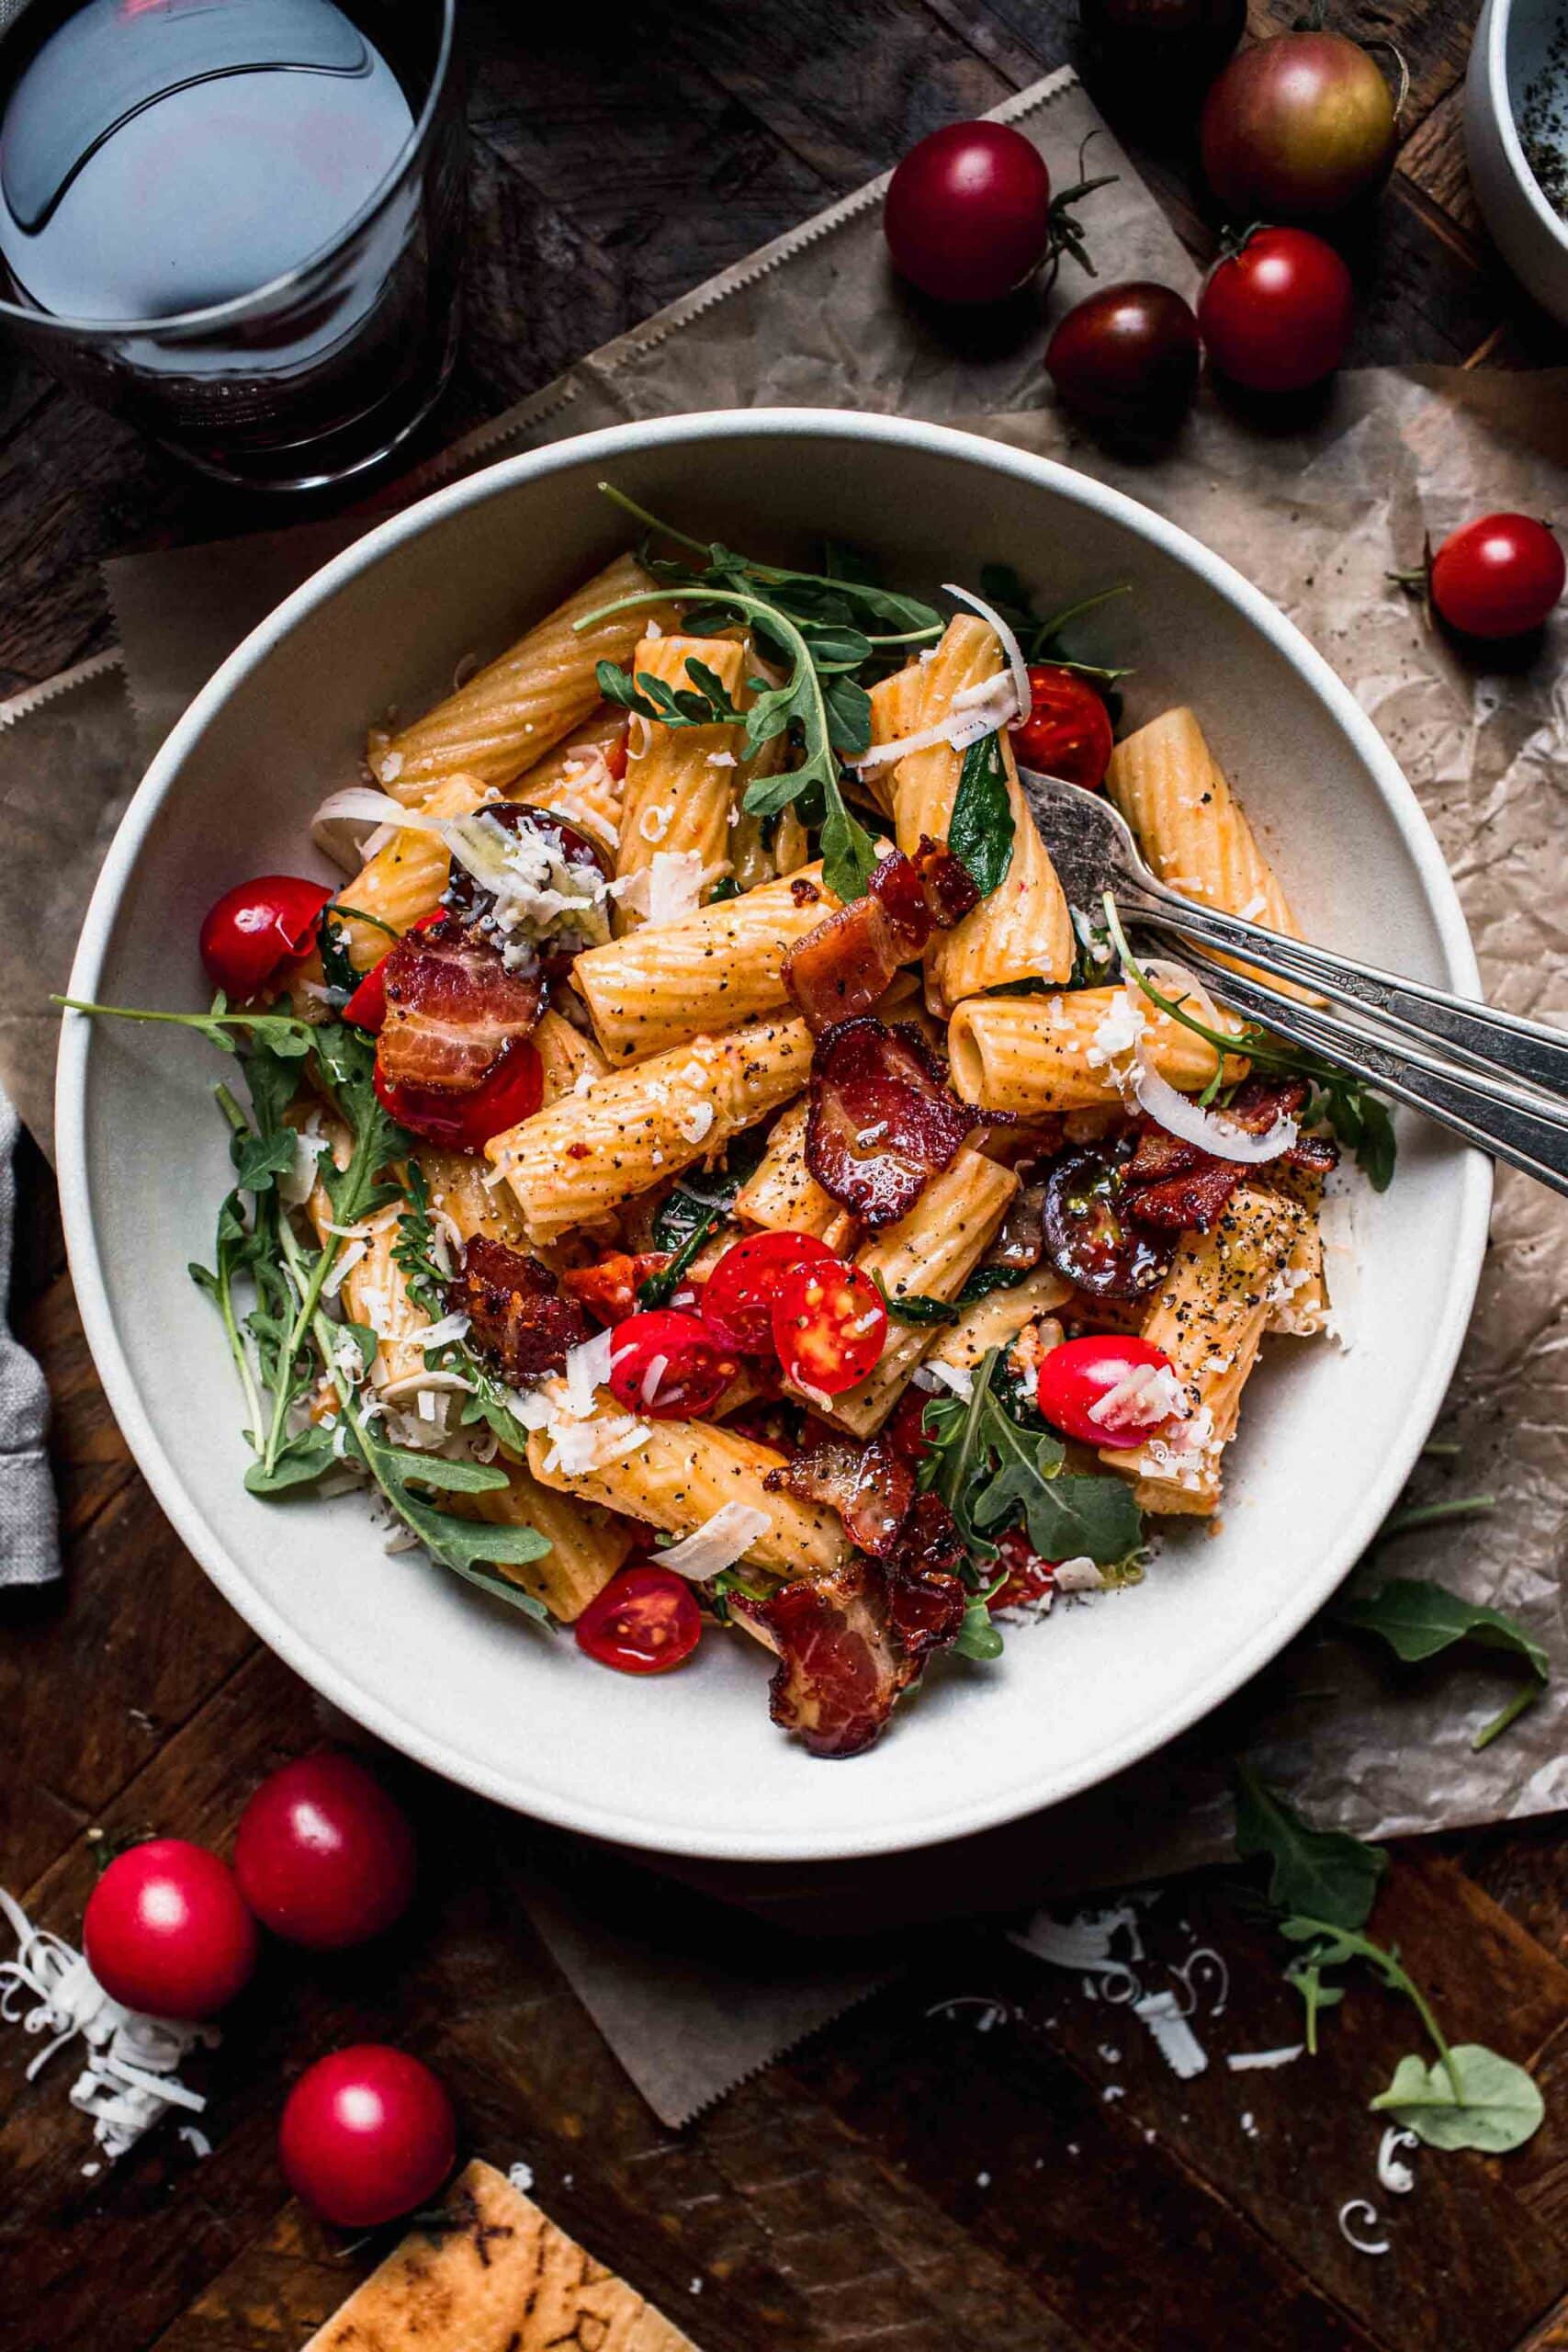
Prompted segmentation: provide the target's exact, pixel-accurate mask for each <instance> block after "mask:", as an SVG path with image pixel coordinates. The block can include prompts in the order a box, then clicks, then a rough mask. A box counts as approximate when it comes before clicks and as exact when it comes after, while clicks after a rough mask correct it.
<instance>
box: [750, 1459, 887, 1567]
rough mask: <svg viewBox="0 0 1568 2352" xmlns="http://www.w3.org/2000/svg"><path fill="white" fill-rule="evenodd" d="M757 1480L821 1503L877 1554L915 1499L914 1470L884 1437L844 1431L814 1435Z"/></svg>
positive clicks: (776, 1490) (774, 1489)
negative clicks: (859, 1437) (860, 1437)
mask: <svg viewBox="0 0 1568 2352" xmlns="http://www.w3.org/2000/svg"><path fill="white" fill-rule="evenodd" d="M762 1484H763V1485H764V1486H765V1487H767V1488H768V1490H769V1492H770V1493H772V1494H775V1495H776V1494H786V1495H798V1496H799V1498H800V1499H801V1500H802V1502H808V1503H827V1504H828V1505H829V1509H831V1510H836V1511H837V1512H838V1514H839V1516H840V1519H841V1520H842V1521H843V1522H844V1532H845V1533H846V1534H847V1535H848V1536H849V1538H850V1541H851V1542H852V1544H857V1545H858V1546H859V1548H860V1549H861V1550H862V1551H863V1552H870V1553H871V1554H872V1555H874V1557H875V1558H877V1559H885V1558H886V1556H887V1555H888V1554H889V1553H890V1552H891V1551H892V1550H893V1549H894V1547H895V1545H896V1544H897V1541H898V1531H899V1529H900V1527H901V1526H902V1525H903V1523H904V1518H905V1514H906V1513H907V1512H908V1509H909V1506H910V1504H911V1503H912V1502H913V1501H914V1499H915V1474H914V1472H913V1470H912V1469H911V1468H910V1466H909V1464H908V1462H903V1461H900V1460H899V1458H898V1456H897V1454H896V1453H894V1451H893V1448H892V1446H891V1445H890V1444H889V1443H888V1442H887V1440H886V1437H878V1438H874V1439H873V1440H872V1442H871V1443H870V1444H869V1445H857V1444H856V1443H855V1442H854V1441H853V1440H852V1439H851V1438H845V1437H826V1438H822V1439H819V1440H818V1442H817V1443H816V1444H814V1445H810V1446H807V1449H806V1451H805V1453H800V1454H797V1455H796V1456H795V1460H794V1461H793V1462H786V1463H785V1464H784V1466H783V1467H782V1469H778V1470H770V1471H769V1472H768V1475H767V1476H766V1477H765V1478H764V1479H763V1481H762Z"/></svg>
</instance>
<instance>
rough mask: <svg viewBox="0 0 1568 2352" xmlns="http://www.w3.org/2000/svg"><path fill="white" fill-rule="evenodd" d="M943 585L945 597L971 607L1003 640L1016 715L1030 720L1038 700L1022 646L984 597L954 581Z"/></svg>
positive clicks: (993, 606)
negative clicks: (1032, 688) (1031, 682)
mask: <svg viewBox="0 0 1568 2352" xmlns="http://www.w3.org/2000/svg"><path fill="white" fill-rule="evenodd" d="M942 594H943V595H944V596H956V597H957V599H958V601H959V603H960V604H961V605H968V606H969V608H970V610H971V612H976V613H978V614H979V616H980V618H981V619H982V620H983V621H989V622H990V624H991V627H992V628H994V629H995V630H996V632H997V635H998V637H999V638H1000V639H1001V641H1002V651H1003V652H1004V653H1005V654H1006V655H1007V658H1008V669H1009V670H1010V673H1011V675H1012V690H1013V693H1014V695H1016V697H1017V710H1016V714H1015V715H1016V716H1017V717H1018V718H1028V717H1029V707H1030V705H1031V703H1032V701H1033V699H1034V697H1033V695H1032V693H1031V691H1030V685H1029V664H1028V662H1026V661H1025V660H1024V658H1023V648H1022V646H1021V645H1020V643H1019V641H1018V639H1017V638H1016V637H1015V636H1014V635H1013V633H1012V631H1011V629H1010V628H1009V627H1008V625H1007V623H1006V621H1004V620H1003V618H1002V616H1001V615H1000V613H998V610H997V608H996V606H995V605H987V602H986V600H985V598H984V597H983V596H976V595H975V594H973V593H972V592H971V591H970V590H969V589H967V588H960V587H959V586H958V585H957V583H956V582H954V581H952V580H944V581H943V582H942Z"/></svg>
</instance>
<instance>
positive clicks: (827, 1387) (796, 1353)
mask: <svg viewBox="0 0 1568 2352" xmlns="http://www.w3.org/2000/svg"><path fill="white" fill-rule="evenodd" d="M886 1337H887V1309H886V1306H884V1305H883V1304H882V1301H881V1299H880V1298H879V1297H878V1296H877V1293H876V1285H875V1283H874V1282H873V1281H872V1279H871V1276H870V1275H869V1274H863V1273H862V1272H861V1270H860V1268H859V1267H858V1266H847V1265H845V1263H844V1261H843V1260H842V1259H841V1258H829V1259H828V1260H826V1261H819V1260H813V1261H812V1262H811V1263H810V1264H809V1265H805V1266H792V1267H791V1268H790V1270H789V1272H787V1273H786V1274H785V1275H784V1277H783V1279H782V1280H781V1281H780V1283H779V1285H778V1289H777V1291H776V1292H775V1294H774V1297H773V1345H774V1347H775V1348H776V1349H777V1350H778V1352H779V1362H780V1363H782V1364H783V1366H784V1375H785V1377H786V1378H787V1379H789V1380H793V1381H794V1383H795V1386H796V1387H797V1388H814V1389H816V1390H817V1392H818V1395H819V1396H824V1397H841V1396H842V1394H843V1392H844V1390H845V1389H846V1388H852V1387H854V1385H855V1384H856V1382H857V1381H862V1380H863V1379H864V1378H865V1376H866V1374H867V1373H868V1372H870V1370H871V1369H872V1367H873V1365H874V1363H875V1362H876V1360H877V1358H878V1356H879V1355H880V1354H881V1353H882V1347H883V1342H884V1340H886Z"/></svg>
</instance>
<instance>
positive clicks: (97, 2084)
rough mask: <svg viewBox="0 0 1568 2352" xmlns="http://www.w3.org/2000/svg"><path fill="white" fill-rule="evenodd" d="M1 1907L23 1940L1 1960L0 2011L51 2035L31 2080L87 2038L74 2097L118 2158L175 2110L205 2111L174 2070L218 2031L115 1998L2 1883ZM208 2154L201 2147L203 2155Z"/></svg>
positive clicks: (212, 2045)
mask: <svg viewBox="0 0 1568 2352" xmlns="http://www.w3.org/2000/svg"><path fill="white" fill-rule="evenodd" d="M0 1913H4V1915H5V1917H6V1920H7V1921H8V1922H9V1924H10V1927H11V1928H12V1931H13V1933H14V1934H15V1936H16V1939H17V1957H16V1959H15V1960H7V1961H0V2018H5V2019H6V2022H7V2023H8V2024H12V2025H20V2027H21V2029H22V2030H23V2032H24V2033H30V2034H47V2035H48V2036H49V2037H50V2039H49V2041H48V2043H47V2045H46V2047H45V2048H44V2049H42V2050H40V2051H39V2053H38V2055H37V2057H36V2058H34V2059H33V2060H32V2062H31V2064H29V2065H28V2070H27V2078H28V2081H29V2082H31V2081H32V2080H33V2078H34V2077H35V2076H36V2075H39V2073H40V2072H41V2071H42V2069H43V2068H44V2067H45V2066H46V2065H47V2064H49V2061H50V2060H51V2058H52V2057H53V2056H54V2054H55V2052H56V2051H57V2050H62V2049H63V2048H64V2046H65V2044H66V2043H67V2042H68V2041H74V2040H75V2038H76V2037H77V2036H78V2035H80V2036H81V2038H82V2040H83V2041H85V2044H86V2060H85V2064H84V2067H83V2070H82V2072H81V2074H80V2075H78V2076H77V2078H76V2080H75V2082H74V2083H73V2085H72V2086H71V2091H70V2099H71V2104H72V2106H73V2107H75V2108H79V2109H81V2111H82V2112H83V2114H84V2115H89V2116H91V2117H92V2119H93V2137H94V2139H95V2140H96V2142H97V2143H98V2145H99V2147H100V2148H102V2150H103V2152H104V2154H105V2155H106V2156H107V2159H108V2161H109V2163H110V2164H114V2163H116V2162H117V2161H118V2158H119V2157H121V2156H123V2155H125V2154H127V2153H128V2151H129V2150H130V2149H131V2148H133V2147H134V2146H135V2145H136V2143H137V2142H138V2141H139V2140H140V2139H141V2136H142V2134H143V2133H144V2132H146V2131H151V2130H152V2126H153V2124H154V2123H157V2122H159V2121H160V2120H162V2118H163V2117H164V2115H166V2114H167V2113H168V2111H169V2109H171V2108H183V2109H186V2110H187V2111H188V2112H189V2113H191V2114H196V2115H199V2114H200V2113H201V2111H202V2109H204V2108H205V2107H206V2105H207V2101H206V2099H205V2098H204V2097H203V2096H202V2094H201V2093H200V2092H199V2091H193V2090H192V2089H191V2088H190V2087H189V2086H188V2085H187V2084H185V2083H182V2082H181V2081H180V2080H179V2077H178V2075H177V2074H176V2072H175V2069H176V2068H177V2067H178V2066H179V2064H180V2063H181V2061H182V2060H183V2059H185V2058H186V2057H187V2056H188V2055H189V2053H190V2052H191V2051H192V2050H194V2049H195V2048H197V2045H198V2044H199V2045H202V2046H204V2047H206V2048H208V2049H216V2047H217V2045H218V2042H219V2040H220V2036H219V2033H218V2031H217V2029H216V2028H215V2027H213V2026H209V2025H197V2024H194V2023H187V2022H186V2021H185V2020H184V2019H180V2018H150V2017H144V2016H143V2015H142V2014H141V2012H140V2011H139V2010H137V2009H128V2008H125V2007H122V2005H121V2004H120V2003H119V2002H118V2001H116V2000H112V1999H111V1998H110V1996H108V1994H107V1993H106V1992H105V1990H104V1988H103V1986H102V1985H100V1984H99V1983H98V1980H97V1978H96V1976H95V1975H94V1974H93V1972H92V1970H91V1969H90V1968H89V1967H88V1965H87V1963H86V1961H85V1959H84V1958H83V1956H82V1954H81V1953H80V1952H78V1951H75V1950H74V1949H73V1947H72V1946H71V1945H70V1944H68V1943H67V1942H66V1941H65V1939H64V1938H63V1937H62V1936H55V1935H51V1934H49V1933H48V1932H47V1931H46V1930H45V1929H43V1928H35V1927H34V1926H33V1924H32V1922H31V1920H30V1919H29V1918H28V1915H27V1913H26V1912H25V1911H24V1910H23V1909H22V1907H21V1905H20V1904H19V1903H16V1902H14V1901H13V1900H12V1898H11V1896H10V1895H8V1894H6V1891H5V1889H4V1888H3V1887H0ZM29 2002H30V2006H29ZM203 2153H205V2150H204V2149H201V2148H198V2149H197V2154H203ZM96 2169H97V2168H96V2166H95V2167H94V2170H95V2171H96ZM83 2170H84V2172H86V2171H87V2167H86V2166H85V2165H84V2166H83Z"/></svg>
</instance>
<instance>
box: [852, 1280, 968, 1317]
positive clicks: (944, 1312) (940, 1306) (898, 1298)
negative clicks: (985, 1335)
mask: <svg viewBox="0 0 1568 2352" xmlns="http://www.w3.org/2000/svg"><path fill="white" fill-rule="evenodd" d="M871 1279H872V1281H873V1282H874V1283H875V1284H876V1290H877V1295H878V1297H879V1298H880V1299H881V1301H882V1304H883V1306H885V1307H886V1309H887V1313H888V1316H889V1317H890V1318H891V1320H892V1321H894V1322H895V1323H956V1322H957V1320H958V1309H957V1307H956V1306H949V1305H948V1303H947V1301H946V1299H945V1298H928V1297H927V1296H926V1295H925V1293H924V1292H923V1291H918V1290H907V1291H898V1292H894V1291H890V1290H889V1289H888V1287H887V1284H886V1283H885V1282H884V1281H883V1279H882V1276H881V1275H880V1274H878V1273H873V1275H872V1278H871Z"/></svg>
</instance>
